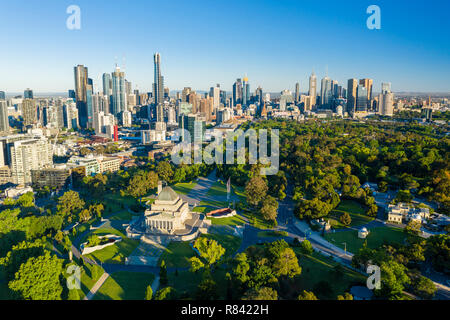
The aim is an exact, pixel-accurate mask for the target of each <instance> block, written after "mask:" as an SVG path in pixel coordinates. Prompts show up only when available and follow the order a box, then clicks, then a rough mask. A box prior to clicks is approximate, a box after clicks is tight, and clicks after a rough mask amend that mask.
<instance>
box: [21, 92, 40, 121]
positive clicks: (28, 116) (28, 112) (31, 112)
mask: <svg viewBox="0 0 450 320" xmlns="http://www.w3.org/2000/svg"><path fill="white" fill-rule="evenodd" d="M22 118H23V125H24V126H30V125H34V124H36V123H37V109H36V102H35V101H34V99H23V101H22Z"/></svg>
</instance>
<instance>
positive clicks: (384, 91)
mask: <svg viewBox="0 0 450 320" xmlns="http://www.w3.org/2000/svg"><path fill="white" fill-rule="evenodd" d="M378 113H379V114H381V115H383V116H390V117H392V116H393V115H394V94H393V93H392V92H391V84H390V83H382V84H381V94H380V95H379V96H378Z"/></svg>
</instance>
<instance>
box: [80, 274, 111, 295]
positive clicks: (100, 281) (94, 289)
mask: <svg viewBox="0 0 450 320" xmlns="http://www.w3.org/2000/svg"><path fill="white" fill-rule="evenodd" d="M108 277H109V273H106V272H105V273H103V274H102V276H101V277H100V279H98V281H97V282H96V283H95V284H94V285H93V286H92V288H91V290H90V291H89V292H88V294H87V295H86V296H85V297H84V299H83V300H91V299H92V298H93V297H94V296H95V294H96V293H97V291H98V289H100V287H101V286H102V285H103V283H104V282H105V281H106V279H108Z"/></svg>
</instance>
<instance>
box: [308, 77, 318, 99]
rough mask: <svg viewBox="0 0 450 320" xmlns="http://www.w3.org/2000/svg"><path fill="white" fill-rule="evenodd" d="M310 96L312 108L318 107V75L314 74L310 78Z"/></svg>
mask: <svg viewBox="0 0 450 320" xmlns="http://www.w3.org/2000/svg"><path fill="white" fill-rule="evenodd" d="M308 95H309V96H310V97H311V104H312V106H315V105H316V98H317V77H316V74H315V73H314V71H313V73H312V74H311V76H310V77H309V92H308Z"/></svg>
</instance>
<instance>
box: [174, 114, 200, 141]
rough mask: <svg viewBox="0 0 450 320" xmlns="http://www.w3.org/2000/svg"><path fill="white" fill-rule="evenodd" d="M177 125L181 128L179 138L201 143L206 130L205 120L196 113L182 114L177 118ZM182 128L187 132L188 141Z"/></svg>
mask: <svg viewBox="0 0 450 320" xmlns="http://www.w3.org/2000/svg"><path fill="white" fill-rule="evenodd" d="M178 127H179V128H180V129H182V130H183V132H182V135H181V140H182V141H186V142H191V143H201V142H202V141H203V135H204V133H205V130H206V123H205V121H204V120H203V119H202V118H201V117H199V116H198V115H196V114H188V115H185V114H182V115H180V116H179V118H178ZM184 130H186V131H188V132H189V135H190V141H189V139H188V137H187V136H185V134H184V133H185V132H184Z"/></svg>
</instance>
